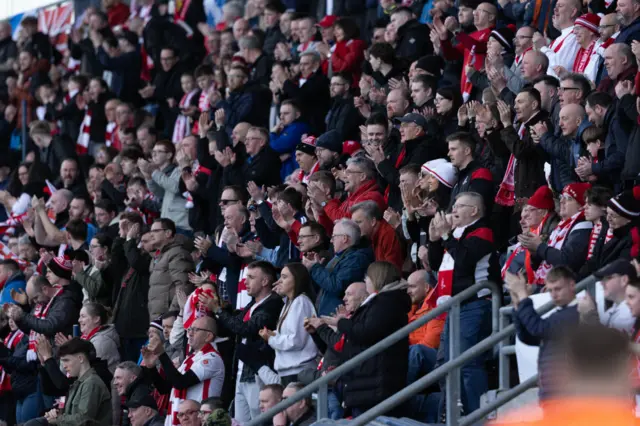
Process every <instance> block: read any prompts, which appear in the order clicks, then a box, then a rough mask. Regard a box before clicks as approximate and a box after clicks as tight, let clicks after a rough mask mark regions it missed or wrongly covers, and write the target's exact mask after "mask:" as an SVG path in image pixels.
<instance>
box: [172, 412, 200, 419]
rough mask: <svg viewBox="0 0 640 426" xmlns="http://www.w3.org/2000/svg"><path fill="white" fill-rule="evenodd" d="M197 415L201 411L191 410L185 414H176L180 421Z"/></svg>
mask: <svg viewBox="0 0 640 426" xmlns="http://www.w3.org/2000/svg"><path fill="white" fill-rule="evenodd" d="M196 413H199V411H198V410H189V411H185V412H184V413H178V414H176V416H177V417H178V418H179V419H184V418H185V417H189V416H193V415H194V414H196Z"/></svg>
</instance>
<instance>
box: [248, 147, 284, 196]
mask: <svg viewBox="0 0 640 426" xmlns="http://www.w3.org/2000/svg"><path fill="white" fill-rule="evenodd" d="M242 172H243V176H244V180H245V186H246V184H247V183H249V182H251V181H254V182H255V183H256V185H258V186H262V185H264V186H265V187H267V188H268V187H270V186H275V185H278V184H279V183H280V182H281V179H280V156H279V155H278V153H277V152H275V151H274V150H273V149H271V147H270V146H269V145H265V146H264V147H263V148H262V149H261V150H260V152H258V154H256V155H255V156H253V157H250V158H247V161H246V162H245V164H244V167H243V168H242Z"/></svg>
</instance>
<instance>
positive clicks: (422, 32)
mask: <svg viewBox="0 0 640 426" xmlns="http://www.w3.org/2000/svg"><path fill="white" fill-rule="evenodd" d="M431 53H433V44H431V39H430V38H429V27H427V26H426V25H424V24H421V23H420V22H418V21H417V20H416V19H411V20H409V21H407V22H406V23H405V24H404V25H403V26H401V27H400V28H398V43H397V44H396V57H398V58H402V59H404V60H406V61H407V62H409V63H411V62H413V61H415V60H417V59H418V58H421V57H422V56H425V55H429V54H431Z"/></svg>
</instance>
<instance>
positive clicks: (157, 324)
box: [149, 317, 164, 335]
mask: <svg viewBox="0 0 640 426" xmlns="http://www.w3.org/2000/svg"><path fill="white" fill-rule="evenodd" d="M149 328H155V329H157V330H158V331H160V334H161V335H162V334H163V333H164V328H163V327H162V317H160V318H156V319H154V320H152V321H151V322H150V323H149Z"/></svg>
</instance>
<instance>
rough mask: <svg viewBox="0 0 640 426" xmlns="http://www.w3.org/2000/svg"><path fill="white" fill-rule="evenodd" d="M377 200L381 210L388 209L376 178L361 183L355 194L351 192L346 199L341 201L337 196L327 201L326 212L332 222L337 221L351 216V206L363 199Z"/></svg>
mask: <svg viewBox="0 0 640 426" xmlns="http://www.w3.org/2000/svg"><path fill="white" fill-rule="evenodd" d="M369 200H372V201H375V202H376V203H377V204H378V207H380V211H383V212H384V211H385V210H386V209H387V203H386V202H385V201H384V197H383V196H382V193H381V192H380V191H379V189H378V184H377V183H376V181H375V180H374V179H371V180H369V181H367V182H364V183H363V184H362V185H360V188H358V189H357V190H356V192H354V193H353V194H349V196H348V197H347V199H346V200H344V201H343V202H342V203H340V200H336V199H335V198H334V199H332V200H330V201H329V202H327V205H326V206H324V213H325V214H326V215H327V217H328V218H329V219H331V222H335V221H336V220H338V219H342V218H345V217H346V218H347V219H350V218H351V207H353V206H355V205H356V204H358V203H361V202H363V201H369Z"/></svg>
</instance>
